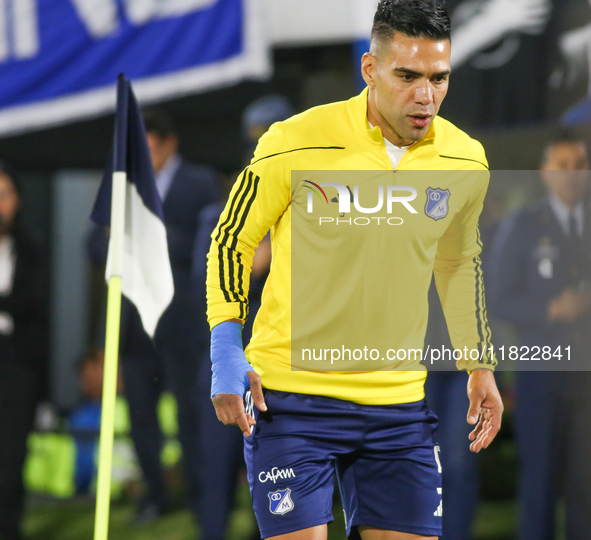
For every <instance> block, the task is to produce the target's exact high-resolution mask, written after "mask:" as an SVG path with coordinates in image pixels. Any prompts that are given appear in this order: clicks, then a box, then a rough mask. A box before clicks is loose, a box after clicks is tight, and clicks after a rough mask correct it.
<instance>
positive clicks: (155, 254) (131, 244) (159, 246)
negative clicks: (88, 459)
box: [91, 74, 174, 540]
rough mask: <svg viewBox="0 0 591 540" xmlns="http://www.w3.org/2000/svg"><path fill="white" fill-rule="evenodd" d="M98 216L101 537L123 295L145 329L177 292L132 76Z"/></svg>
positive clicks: (120, 86) (97, 534)
mask: <svg viewBox="0 0 591 540" xmlns="http://www.w3.org/2000/svg"><path fill="white" fill-rule="evenodd" d="M91 218H92V219H93V220H94V221H96V222H97V223H99V224H102V225H105V226H109V227H110V238H109V253H108V255H107V271H106V278H107V281H108V283H109V292H108V297H107V331H106V336H105V368H104V376H103V399H102V407H101V435H100V443H99V467H98V482H97V497H96V514H95V525H94V540H107V537H108V531H109V503H110V490H111V463H112V457H113V431H114V422H115V399H116V397H117V363H118V359H119V327H120V321H121V293H122V292H123V293H124V294H125V296H127V297H128V298H129V299H130V300H131V301H132V302H133V303H134V304H135V306H136V307H137V309H138V312H139V314H140V317H141V318H142V324H143V325H144V329H145V330H146V332H147V333H148V334H149V335H150V336H152V337H153V336H154V332H155V330H156V325H157V324H158V320H159V319H160V316H161V315H162V313H163V312H164V310H165V309H166V308H167V307H168V304H170V301H171V300H172V297H173V295H174V285H173V281H172V271H171V269H170V260H169V258H168V244H167V241H166V229H165V227H164V222H163V215H162V203H161V201H160V197H159V195H158V191H157V190H156V180H155V179H154V170H153V168H152V160H151V158H150V152H149V149H148V143H147V140H146V132H145V128H144V124H143V121H142V117H141V114H140V110H139V107H138V104H137V101H136V99H135V96H134V95H133V91H132V90H131V85H130V83H129V81H127V80H126V79H125V77H124V76H123V75H122V74H121V75H119V77H118V78H117V114H116V116H115V139H114V142H113V154H112V156H111V159H110V160H109V165H108V166H107V171H106V172H105V175H104V177H103V182H102V184H101V187H100V189H99V192H98V195H97V198H96V202H95V203H94V209H93V211H92V215H91Z"/></svg>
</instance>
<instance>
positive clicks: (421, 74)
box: [394, 67, 451, 77]
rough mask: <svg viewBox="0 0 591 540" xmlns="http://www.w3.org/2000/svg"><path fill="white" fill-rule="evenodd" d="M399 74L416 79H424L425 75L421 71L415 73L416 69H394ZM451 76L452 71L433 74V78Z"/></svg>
mask: <svg viewBox="0 0 591 540" xmlns="http://www.w3.org/2000/svg"><path fill="white" fill-rule="evenodd" d="M394 71H395V72H397V73H405V74H407V75H413V76H415V77H423V76H424V73H420V72H419V71H415V70H414V69H408V68H405V67H399V68H395V69H394ZM450 74H451V69H448V70H447V71H440V72H439V73H433V75H432V77H445V76H447V75H450Z"/></svg>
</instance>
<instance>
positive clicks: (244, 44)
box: [0, 0, 270, 135]
mask: <svg viewBox="0 0 591 540" xmlns="http://www.w3.org/2000/svg"><path fill="white" fill-rule="evenodd" d="M261 2H262V0H0V135H7V134H15V133H19V132H24V131H27V130H31V129H35V128H40V127H47V126H51V125H57V124H60V123H64V122H67V121H71V120H77V119H81V118H85V117H90V116H93V115H98V114H103V113H107V112H111V111H112V110H113V109H114V105H115V85H114V84H113V81H115V79H116V77H117V75H118V74H119V73H121V72H123V73H126V75H127V76H128V77H129V78H130V79H131V80H133V82H134V87H135V90H136V93H137V96H138V99H139V100H140V101H141V102H142V104H146V103H153V102H156V101H159V100H163V99H171V98H175V97H179V96H183V95H187V94H191V93H195V92H199V91H204V90H209V89H212V88H216V87H220V86H223V85H228V84H233V83H236V82H238V81H240V80H242V79H245V78H265V77H268V76H269V75H270V62H269V50H270V47H269V40H268V39H267V34H266V32H265V28H266V26H265V24H264V11H263V8H262V5H261Z"/></svg>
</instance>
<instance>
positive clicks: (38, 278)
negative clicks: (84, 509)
mask: <svg viewBox="0 0 591 540" xmlns="http://www.w3.org/2000/svg"><path fill="white" fill-rule="evenodd" d="M20 205H21V196H20V192H19V189H18V184H17V178H16V174H15V172H14V171H12V170H11V169H10V168H9V167H6V166H4V165H2V164H0V539H1V540H20V539H21V538H22V536H21V533H20V522H21V518H22V513H23V502H24V494H25V493H24V487H23V465H24V462H25V456H26V453H27V436H28V434H29V431H31V429H32V428H33V422H34V419H35V411H36V408H37V403H38V401H39V399H40V398H41V397H42V392H43V390H44V382H45V378H46V365H47V352H48V351H47V326H48V325H47V298H48V295H47V279H46V278H47V265H46V262H45V257H44V256H43V254H42V251H41V250H40V248H39V246H37V244H36V243H35V242H33V240H32V239H31V238H30V237H29V235H28V234H27V233H26V232H25V231H24V230H23V228H22V226H21V225H20V223H19V220H18V213H19V208H20Z"/></svg>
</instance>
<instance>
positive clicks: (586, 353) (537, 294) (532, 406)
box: [488, 136, 591, 540]
mask: <svg viewBox="0 0 591 540" xmlns="http://www.w3.org/2000/svg"><path fill="white" fill-rule="evenodd" d="M588 169H589V159H588V154H587V150H586V147H585V144H584V143H583V142H582V141H580V140H576V139H572V138H569V137H566V136H565V137H562V138H559V139H557V140H555V141H554V142H552V143H551V144H549V145H548V147H547V148H546V151H545V154H544V159H543V163H542V173H541V175H542V179H543V180H544V182H545V184H546V185H547V187H548V191H549V193H548V197H546V198H545V199H543V200H542V201H541V202H539V203H538V204H537V205H535V206H533V207H531V208H526V209H525V210H522V211H521V212H518V213H517V214H516V215H514V216H511V217H510V218H509V219H507V220H506V221H505V222H504V223H503V224H502V225H501V227H500V229H499V231H498V234H497V235H496V237H495V241H494V243H493V246H492V252H491V259H490V269H491V275H490V278H491V281H490V283H489V287H488V289H489V294H490V296H489V298H490V301H491V306H492V310H493V312H495V313H496V314H497V315H498V316H500V317H502V318H504V319H506V320H507V321H509V322H511V323H513V324H515V325H516V327H517V329H518V332H519V335H520V338H521V345H522V346H526V347H529V354H528V355H526V356H528V357H529V358H531V357H533V355H534V354H535V352H536V348H537V347H539V348H540V350H539V353H538V359H540V360H541V361H539V362H532V361H531V360H530V361H528V362H527V363H526V362H521V361H520V362H519V364H520V365H519V367H520V368H521V369H523V367H524V365H525V364H527V365H528V367H529V369H530V370H532V371H520V372H518V373H517V377H516V408H515V430H516V434H517V442H518V450H519V457H520V464H521V469H520V500H519V503H520V514H521V516H520V520H519V523H520V525H519V527H520V528H519V536H518V538H519V540H546V539H547V540H550V539H553V538H554V537H555V536H554V528H555V523H554V515H555V503H556V500H557V495H558V491H559V486H560V484H562V485H563V486H564V495H565V500H566V526H567V536H566V538H567V539H568V540H578V539H581V540H582V539H586V538H589V531H590V530H591V459H589V448H591V373H589V372H588V371H586V372H582V371H579V372H562V371H561V372H557V371H554V372H549V371H533V370H539V369H541V368H544V367H545V366H546V365H548V364H549V363H557V362H558V361H559V360H558V354H560V353H562V355H563V356H562V360H561V362H562V363H561V364H560V365H561V367H562V365H563V364H566V362H567V361H566V355H567V351H566V349H565V348H566V347H568V346H569V345H570V346H571V357H572V359H573V360H575V361H576V362H577V366H578V369H580V368H581V366H584V365H586V364H588V366H589V367H588V368H587V369H591V288H590V286H591V211H590V209H589V206H588V203H586V202H585V194H586V191H587V190H588V182H589V180H588V172H587V170H588ZM542 347H550V349H546V350H550V351H551V354H552V355H553V356H552V357H551V358H550V360H546V361H544V360H542V351H543V349H541V348H542ZM558 347H561V349H559V348H558ZM521 352H523V351H520V354H521ZM564 367H565V368H566V366H564ZM560 480H563V481H562V482H560Z"/></svg>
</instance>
